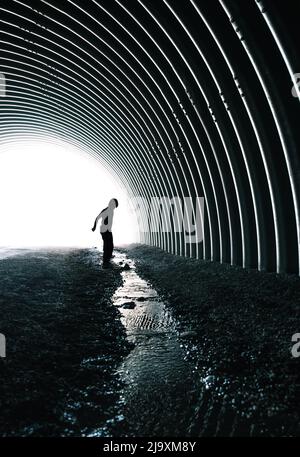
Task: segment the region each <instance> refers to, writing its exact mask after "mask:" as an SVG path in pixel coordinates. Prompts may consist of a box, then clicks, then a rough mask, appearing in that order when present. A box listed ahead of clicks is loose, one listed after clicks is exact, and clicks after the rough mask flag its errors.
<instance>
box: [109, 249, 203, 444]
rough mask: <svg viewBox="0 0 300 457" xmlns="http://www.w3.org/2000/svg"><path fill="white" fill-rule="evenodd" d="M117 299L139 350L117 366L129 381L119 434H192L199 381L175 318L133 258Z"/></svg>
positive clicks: (121, 259) (119, 258)
mask: <svg viewBox="0 0 300 457" xmlns="http://www.w3.org/2000/svg"><path fill="white" fill-rule="evenodd" d="M115 262H116V263H118V264H120V263H121V264H126V263H127V264H128V265H129V266H130V269H129V270H124V271H123V273H122V276H123V281H124V283H123V285H122V286H121V287H120V288H119V289H117V291H116V292H115V294H114V297H113V302H114V304H115V305H116V306H117V307H118V308H119V309H120V311H121V314H122V318H121V320H122V322H123V324H124V326H125V328H126V332H127V337H128V339H129V341H130V342H132V343H134V345H135V347H134V349H133V350H132V351H131V352H130V353H129V355H128V356H127V357H126V358H125V360H124V362H123V363H122V364H121V366H120V367H119V368H118V374H119V375H120V377H121V379H122V380H123V381H124V382H125V385H126V387H125V388H124V389H123V392H122V401H123V411H122V416H123V418H124V419H123V421H122V423H121V424H119V426H118V430H115V434H117V435H124V434H128V435H133V436H141V435H144V436H145V435H148V436H151V435H161V436H167V435H169V436H170V435H172V436H175V435H187V434H188V433H189V427H190V426H191V419H192V417H193V413H194V409H195V405H196V403H197V401H196V399H197V384H199V381H200V380H197V381H196V376H195V373H194V372H193V369H192V366H191V364H190V363H188V362H187V360H186V357H185V352H184V348H183V346H182V344H180V342H179V340H178V334H177V332H176V322H175V321H174V319H173V318H172V316H171V314H170V311H169V310H168V309H167V308H166V306H165V304H164V302H162V301H161V299H160V297H159V295H158V294H157V292H156V291H155V290H154V289H153V288H152V287H151V285H149V284H148V283H147V282H146V281H144V280H143V279H141V278H140V277H139V276H138V275H137V273H136V271H135V265H134V262H133V261H132V260H129V259H127V258H125V255H124V254H119V253H118V255H117V257H116V258H115Z"/></svg>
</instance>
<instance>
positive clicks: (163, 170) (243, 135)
mask: <svg viewBox="0 0 300 457" xmlns="http://www.w3.org/2000/svg"><path fill="white" fill-rule="evenodd" d="M296 3H297V2H294V1H291V0H285V1H282V0H277V1H274V0H263V1H259V0H257V1H255V0H243V1H241V0H219V1H218V0H209V1H208V0H175V1H174V0H155V1H153V0H130V1H126V0H98V1H95V0H85V1H81V0H64V1H54V0H49V1H47V0H30V1H25V0H24V1H23V0H6V1H5V2H4V1H2V2H1V4H0V5H1V15H0V22H1V59H0V72H1V75H2V83H1V84H2V85H3V84H4V79H5V85H6V91H5V96H4V94H3V93H2V94H1V95H2V96H1V98H0V109H1V115H0V128H1V133H0V141H1V143H7V142H11V141H15V140H16V139H18V138H25V137H27V138H31V139H32V138H33V139H37V138H39V139H40V138H43V137H47V138H51V139H52V140H53V141H54V142H55V141H57V140H62V139H63V140H65V141H67V142H69V143H71V144H74V145H76V146H79V147H80V148H81V149H83V150H85V151H86V152H87V153H89V154H92V155H94V156H96V157H98V158H99V160H101V161H102V163H104V164H105V165H106V166H107V167H108V168H109V169H111V170H113V171H114V173H116V174H117V176H118V178H119V180H120V182H121V183H122V184H123V186H125V187H126V189H127V190H128V192H129V194H130V195H132V196H133V197H137V196H142V197H143V198H145V199H151V197H157V196H158V197H160V196H169V197H172V196H179V197H184V196H191V197H193V198H194V197H196V196H203V197H204V200H205V218H204V222H205V223H204V238H203V242H201V243H197V244H195V245H194V246H192V247H191V246H189V245H187V244H186V243H185V241H184V238H183V237H182V234H179V233H175V232H174V231H173V232H171V233H163V232H160V233H145V234H142V241H143V242H145V243H147V244H150V245H155V246H159V247H161V248H163V249H165V250H167V251H168V252H171V253H176V254H179V255H185V256H190V257H196V258H199V259H206V260H210V261H217V262H224V263H230V264H236V265H241V266H243V267H251V268H256V269H259V270H268V271H276V272H278V273H280V272H287V273H296V274H299V256H300V224H299V218H300V213H299V198H300V154H299V151H300V149H299V146H300V129H299V125H298V123H299V114H300V111H299V106H300V105H299V100H300V92H299V87H298V86H297V79H295V78H296V77H295V75H296V74H297V73H299V72H300V61H299V55H300V54H299V52H298V51H299V37H298V33H297V32H298V23H297V12H296V11H295V4H296ZM299 76H300V74H299ZM16 166H17V164H16ZM2 198H3V196H2ZM143 217H144V218H146V217H147V215H146V210H145V211H144V216H143Z"/></svg>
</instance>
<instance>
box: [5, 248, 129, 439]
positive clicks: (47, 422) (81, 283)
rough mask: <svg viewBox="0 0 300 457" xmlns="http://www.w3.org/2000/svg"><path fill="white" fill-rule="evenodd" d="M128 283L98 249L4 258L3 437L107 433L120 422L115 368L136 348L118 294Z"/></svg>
mask: <svg viewBox="0 0 300 457" xmlns="http://www.w3.org/2000/svg"><path fill="white" fill-rule="evenodd" d="M121 283H122V279H121V268H112V269H107V270H103V269H102V268H101V266H100V262H99V252H98V251H96V250H87V249H86V250H84V249H78V250H57V251H55V250H52V251H34V252H32V253H25V254H24V255H17V256H14V257H9V258H6V259H3V260H1V261H0V291H1V295H0V306H1V319H0V332H1V333H3V334H4V335H5V336H6V346H7V356H6V358H1V359H0V379H1V384H0V391H1V394H0V410H1V415H0V436H72V435H75V436H82V435H89V434H91V435H93V434H96V435H97V434H104V435H105V434H106V433H108V429H107V423H112V422H115V421H118V420H119V419H120V418H119V416H118V399H119V392H120V389H121V387H122V381H121V380H120V379H118V377H116V376H115V373H114V371H115V368H116V367H117V366H118V364H119V363H120V361H121V360H122V358H123V357H124V356H125V355H126V354H127V353H128V352H129V350H130V345H129V343H128V342H127V340H126V336H125V330H124V327H123V326H122V324H121V322H120V316H119V311H118V310H117V308H116V307H114V306H113V305H112V303H111V297H112V295H113V293H114V291H115V290H116V288H117V287H118V286H120V285H121ZM99 430H100V431H99Z"/></svg>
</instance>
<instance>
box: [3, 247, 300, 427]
mask: <svg viewBox="0 0 300 457" xmlns="http://www.w3.org/2000/svg"><path fill="white" fill-rule="evenodd" d="M2 257H5V258H4V259H2V260H0V278H1V279H0V290H1V297H0V302H1V309H2V316H1V321H0V323H1V327H0V332H1V333H3V334H4V335H5V336H6V345H7V356H6V358H2V359H0V374H1V397H0V402H1V404H0V406H1V416H0V435H1V436H238V435H244V436H249V435H250V436H257V435H267V436H276V435H277V436H279V435H289V436H294V435H299V434H300V431H299V413H298V399H299V398H300V396H299V385H300V379H299V361H298V359H293V358H291V354H290V348H291V335H292V334H294V333H296V332H297V331H299V329H297V323H298V322H299V298H300V286H299V279H298V278H293V277H289V278H288V277H278V276H276V275H268V274H259V273H256V272H253V271H252V272H251V271H245V270H241V269H238V268H233V267H228V266H223V265H215V264H211V263H208V262H197V261H193V260H191V259H183V258H180V257H174V256H170V255H168V254H166V253H163V252H162V251H160V250H157V249H154V248H148V247H132V248H130V249H127V250H119V251H117V252H116V257H115V258H114V262H113V266H112V268H109V269H104V270H103V269H102V268H101V265H100V262H99V252H98V251H97V250H87V249H81V250H79V249H77V250H76V249H65V250H40V251H18V252H13V253H12V252H6V253H4V254H3V253H2ZM126 264H127V267H125V268H124V266H125V265H126Z"/></svg>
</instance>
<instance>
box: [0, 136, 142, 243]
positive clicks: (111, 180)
mask: <svg viewBox="0 0 300 457" xmlns="http://www.w3.org/2000/svg"><path fill="white" fill-rule="evenodd" d="M0 192H1V196H2V198H1V201H0V212H1V226H0V246H1V247H38V246H44V247H46V246H57V247H60V246H66V247H68V246H73V247H84V246H85V247H91V246H98V247H102V240H101V236H100V233H99V232H95V233H93V232H92V231H91V227H92V224H93V222H94V220H95V217H96V216H97V214H99V212H100V211H101V210H102V209H103V208H105V207H106V206H107V204H108V202H109V200H110V199H111V198H117V199H118V201H119V207H118V209H117V210H116V211H115V216H114V226H113V234H114V241H115V244H116V245H122V244H128V243H132V242H136V241H138V232H137V222H136V219H135V214H134V212H133V211H132V206H131V204H130V199H129V196H128V194H127V191H126V190H125V189H124V188H123V187H122V186H121V184H119V183H118V182H117V181H116V178H115V177H114V176H113V174H111V173H110V172H109V171H108V169H106V168H105V167H104V166H103V165H102V163H101V162H100V161H98V160H96V159H95V158H93V157H92V156H90V155H89V154H88V153H86V152H85V151H81V150H80V149H79V148H77V147H75V146H73V145H71V144H68V143H65V142H63V141H55V142H53V141H51V140H49V141H47V140H45V141H29V140H26V141H15V142H11V143H5V144H2V145H0Z"/></svg>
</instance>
